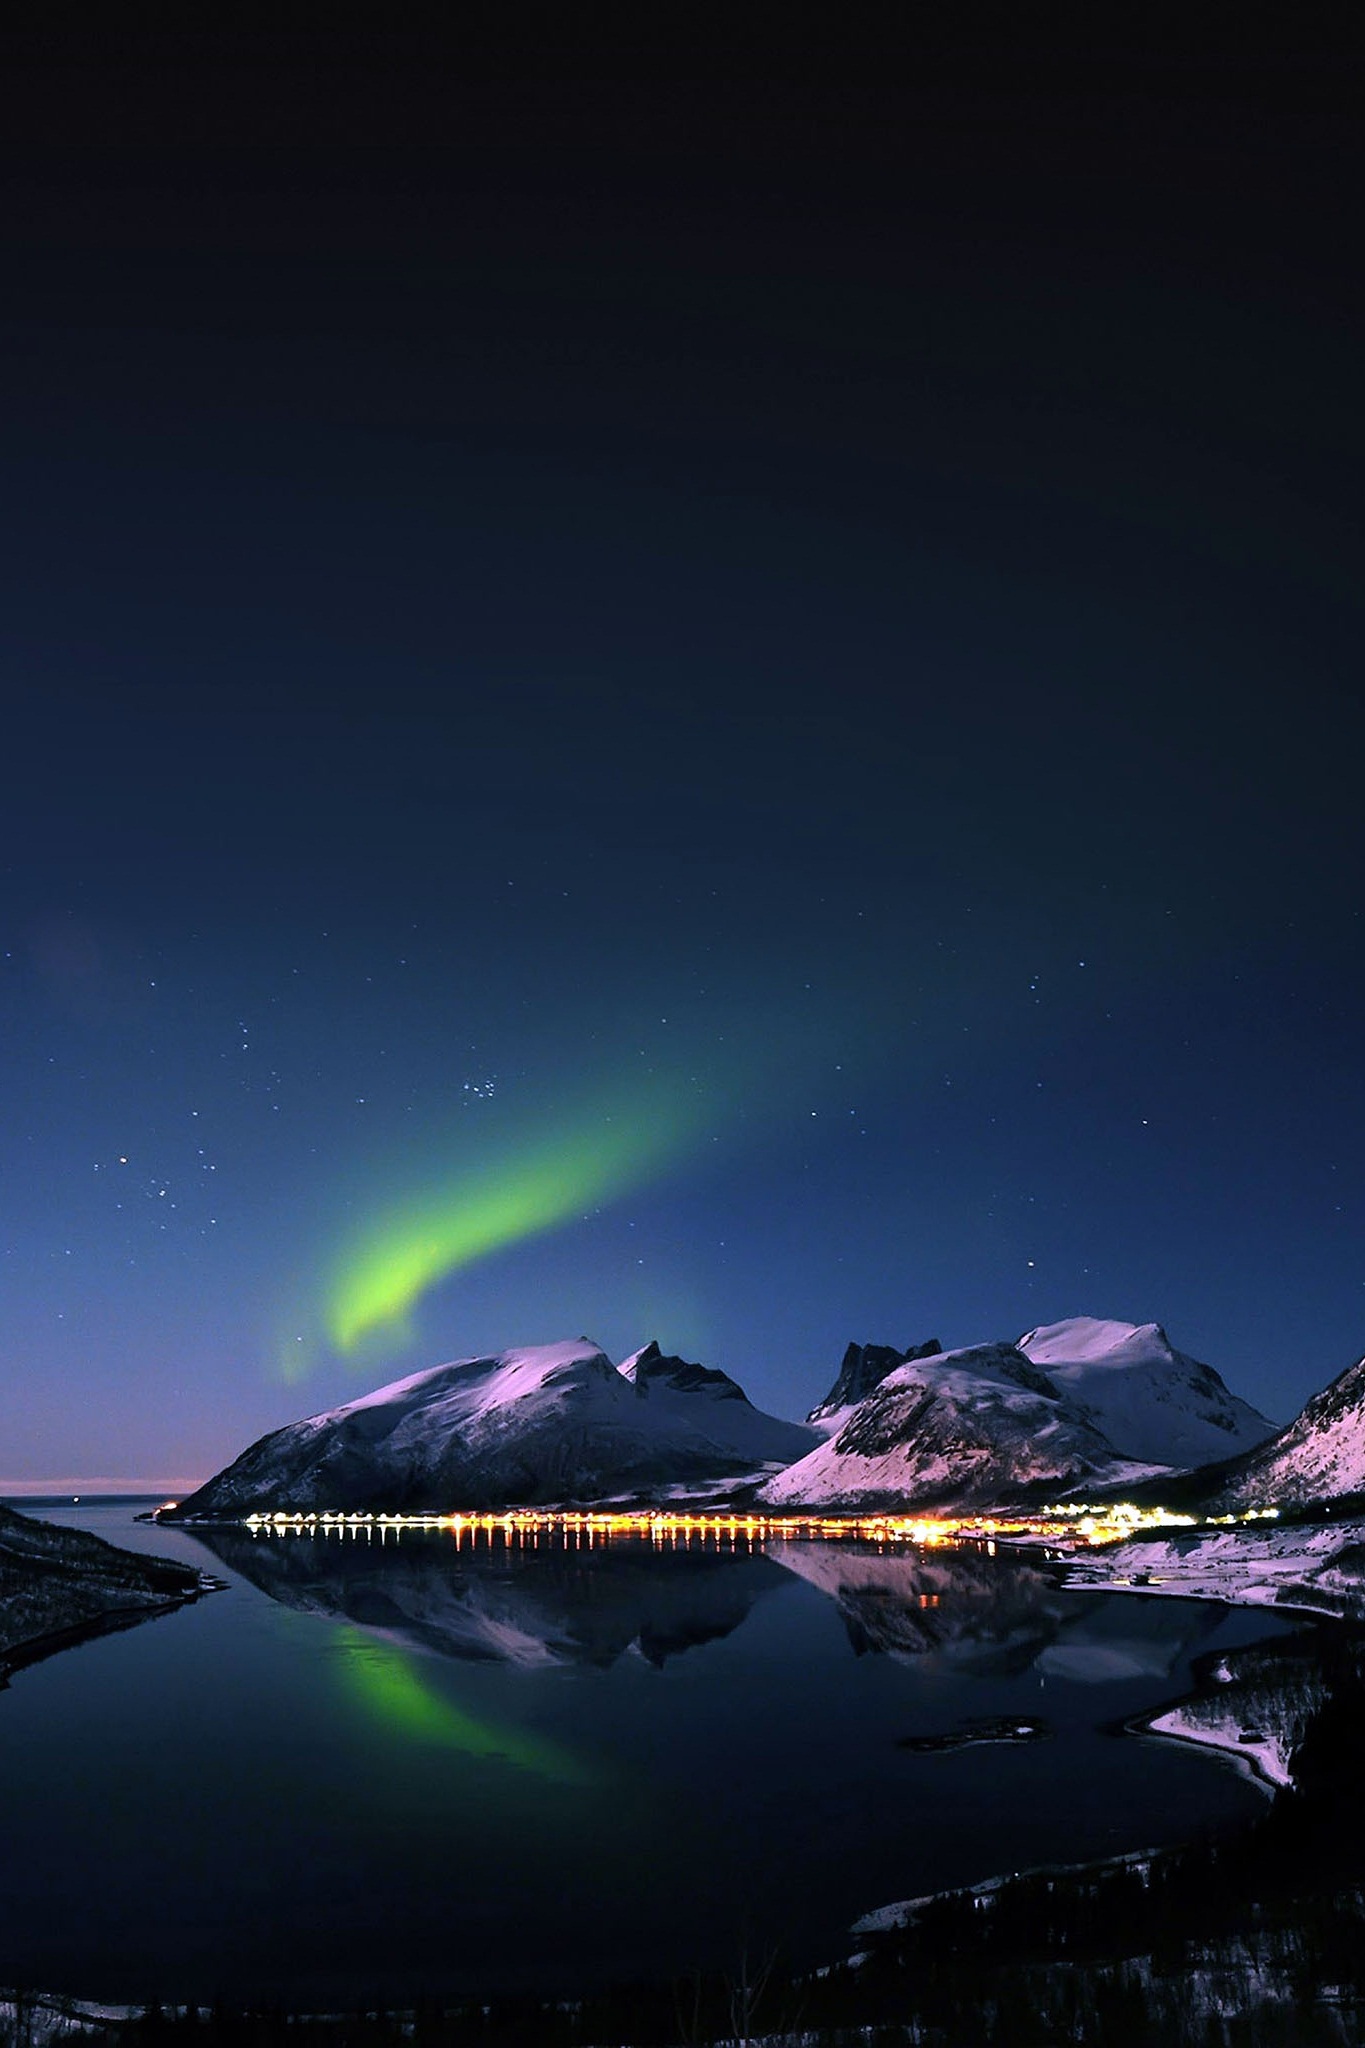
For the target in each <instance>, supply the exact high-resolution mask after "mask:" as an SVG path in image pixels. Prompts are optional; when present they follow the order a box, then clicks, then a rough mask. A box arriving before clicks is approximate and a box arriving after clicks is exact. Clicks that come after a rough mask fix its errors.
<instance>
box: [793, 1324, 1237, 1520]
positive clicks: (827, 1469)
mask: <svg viewBox="0 0 1365 2048" xmlns="http://www.w3.org/2000/svg"><path fill="white" fill-rule="evenodd" d="M855 1354H856V1355H855ZM884 1355H885V1354H884V1353H883V1352H882V1351H880V1350H879V1348H878V1347H876V1346H871V1345H869V1346H865V1347H855V1346H850V1347H849V1351H848V1353H846V1354H845V1360H844V1367H845V1371H844V1372H841V1374H840V1378H839V1380H838V1381H836V1383H835V1386H834V1388H833V1389H832V1390H831V1394H830V1396H829V1398H828V1400H827V1401H826V1402H824V1403H822V1404H821V1408H820V1409H816V1410H813V1411H812V1420H814V1418H815V1417H816V1416H818V1415H822V1414H823V1413H824V1412H825V1411H828V1410H829V1409H830V1407H831V1403H833V1402H834V1401H835V1399H836V1397H837V1396H838V1395H840V1393H841V1391H843V1390H844V1388H845V1386H846V1385H847V1387H849V1388H852V1387H854V1386H856V1385H857V1384H858V1375H859V1374H860V1373H861V1374H864V1375H866V1374H867V1373H869V1372H872V1371H875V1370H876V1368H877V1367H878V1366H879V1365H880V1362H881V1359H882V1357H883V1356H884ZM846 1376H847V1377H846ZM827 1427H830V1434H829V1436H828V1438H827V1441H826V1442H825V1443H823V1444H821V1445H819V1446H817V1448H816V1449H815V1450H813V1451H812V1452H810V1453H809V1455H808V1456H806V1457H805V1458H803V1459H801V1461H800V1462H799V1463H798V1464H796V1465H792V1466H789V1467H788V1469H787V1470H786V1471H785V1472H780V1473H779V1474H778V1475H777V1476H776V1478H774V1479H771V1480H769V1481H768V1482H767V1483H766V1484H765V1485H764V1486H763V1488H762V1489H761V1492H760V1496H759V1497H760V1499H762V1500H764V1501H766V1502H768V1503H770V1504H771V1505H773V1506H793V1507H794V1506H801V1507H811V1508H814V1507H831V1508H834V1507H838V1508H867V1509H881V1508H889V1507H895V1506H902V1507H907V1508H915V1507H922V1508H937V1509H941V1510H959V1509H968V1510H971V1509H975V1508H981V1507H989V1506H994V1505H998V1504H1004V1503H1006V1502H1009V1501H1011V1500H1016V1501H1017V1500H1020V1499H1022V1498H1025V1497H1029V1496H1032V1497H1035V1498H1036V1496H1037V1494H1038V1493H1039V1491H1040V1490H1042V1491H1048V1492H1052V1493H1056V1494H1065V1493H1074V1492H1076V1491H1077V1490H1080V1489H1085V1490H1091V1489H1094V1490H1099V1489H1106V1490H1107V1489H1110V1488H1112V1487H1115V1486H1127V1485H1131V1484H1133V1483H1135V1482H1137V1481H1139V1480H1140V1479H1142V1478H1144V1477H1150V1476H1152V1475H1153V1474H1155V1473H1158V1472H1163V1471H1170V1470H1173V1469H1186V1468H1188V1467H1190V1466H1192V1465H1197V1464H1201V1463H1204V1462H1207V1461H1209V1460H1211V1459H1214V1458H1226V1457H1228V1456H1229V1455H1230V1454H1236V1453H1238V1452H1241V1451H1243V1450H1246V1449H1247V1448H1248V1447H1250V1446H1252V1445H1255V1444H1257V1443H1260V1442H1261V1441H1262V1440H1263V1439H1264V1438H1266V1437H1267V1436H1269V1435H1270V1434H1271V1433H1272V1432H1273V1429H1274V1425H1273V1423H1271V1422H1269V1421H1267V1419H1266V1418H1265V1416H1263V1415H1259V1414H1257V1412H1256V1410H1255V1409H1254V1408H1251V1407H1249V1406H1248V1405H1247V1403H1246V1402H1245V1401H1240V1400H1238V1399H1237V1398H1236V1397H1235V1396H1234V1395H1232V1394H1230V1393H1229V1392H1228V1390H1227V1388H1226V1387H1225V1386H1224V1385H1223V1382H1222V1380H1221V1379H1219V1377H1218V1375H1217V1373H1216V1372H1214V1371H1213V1370H1212V1368H1211V1367H1209V1366H1207V1365H1202V1364H1200V1362H1199V1361H1198V1360H1197V1359H1194V1358H1188V1357H1186V1355H1185V1354H1184V1353H1183V1352H1181V1351H1177V1350H1176V1349H1175V1348H1174V1346H1173V1345H1172V1344H1171V1342H1170V1340H1169V1338H1168V1337H1167V1336H1166V1333H1165V1331H1164V1330H1162V1329H1161V1327H1160V1326H1159V1324H1156V1323H1143V1324H1135V1323H1119V1322H1103V1321H1100V1320H1098V1319H1097V1318H1095V1317H1093V1316H1073V1317H1071V1318H1070V1319H1069V1320H1067V1321H1066V1322H1060V1323H1049V1324H1046V1325H1045V1326H1043V1327H1041V1328H1039V1329H1036V1330H1030V1331H1028V1332H1027V1334H1026V1335H1025V1336H1023V1337H1021V1338H1020V1340H1019V1342H1018V1344H979V1345H974V1346H972V1347H970V1348H968V1349H966V1350H960V1351H949V1352H942V1353H938V1352H937V1351H936V1350H930V1349H929V1347H927V1346H926V1347H923V1348H922V1349H921V1351H919V1352H918V1353H916V1354H915V1355H914V1356H913V1357H911V1358H909V1359H906V1360H904V1362H903V1363H901V1364H899V1365H895V1366H893V1367H892V1368H891V1370H889V1371H887V1372H885V1373H884V1374H882V1375H881V1376H880V1377H879V1378H878V1379H877V1380H876V1381H875V1382H874V1384H873V1387H872V1390H871V1392H870V1393H868V1394H867V1395H866V1396H865V1397H864V1398H863V1399H862V1400H861V1401H859V1402H858V1403H857V1405H856V1406H854V1407H853V1408H851V1409H849V1408H844V1409H842V1410H835V1411H834V1413H833V1416H832V1425H827Z"/></svg>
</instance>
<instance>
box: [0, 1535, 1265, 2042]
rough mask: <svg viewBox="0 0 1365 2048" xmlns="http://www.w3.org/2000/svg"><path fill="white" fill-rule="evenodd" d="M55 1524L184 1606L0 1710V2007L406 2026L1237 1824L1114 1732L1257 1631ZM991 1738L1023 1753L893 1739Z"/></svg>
mask: <svg viewBox="0 0 1365 2048" xmlns="http://www.w3.org/2000/svg"><path fill="white" fill-rule="evenodd" d="M141 1505H143V1504H142V1503H127V1502H123V1503H91V1504H89V1505H86V1504H80V1505H72V1504H69V1503H68V1504H63V1505H57V1504H49V1505H45V1506H43V1507H41V1508H37V1509H35V1511H36V1512H39V1513H42V1514H45V1515H48V1516H49V1517H50V1518H51V1519H53V1520H59V1521H63V1522H68V1523H70V1524H72V1525H73V1526H80V1527H84V1528H90V1529H95V1530H97V1531H98V1532H99V1533H100V1534H102V1535H105V1536H108V1537H109V1538H110V1539H111V1540H113V1541H115V1542H118V1543H122V1544H126V1545H127V1546H128V1547H130V1548H136V1549H141V1550H146V1551H154V1552H159V1553H160V1554H162V1555H173V1556H176V1557H179V1558H183V1559H186V1560H188V1561H192V1562H194V1563H195V1564H197V1565H199V1566H200V1567H201V1568H203V1569H206V1570H209V1571H211V1572H213V1573H214V1574H215V1575H217V1576H218V1577H219V1578H221V1579H224V1580H226V1581H227V1590H226V1591H223V1592H217V1593H214V1594H212V1595H211V1596H210V1597H208V1598H206V1599H204V1600H202V1601H200V1602H199V1603H197V1604H196V1605H194V1606H192V1607H189V1608H186V1609H183V1610H181V1611H179V1612H177V1613H174V1614H171V1615H169V1616H166V1617H164V1618H161V1619H158V1620H156V1621H154V1622H151V1623H148V1624H146V1625H144V1626H141V1627H138V1628H136V1629H133V1630H130V1631H128V1632H126V1633H123V1634H118V1635H112V1636H106V1637H102V1638H99V1639H97V1640H94V1641H91V1642H89V1643H86V1644H84V1645H82V1646H81V1647H79V1648H78V1649H75V1650H73V1651H68V1652H64V1653H62V1654H59V1655H56V1656H53V1657H52V1658H50V1659H48V1660H47V1661H46V1662H44V1663H41V1664H38V1665H35V1666H33V1667H31V1668H29V1669H27V1670H24V1671H22V1672H20V1673H19V1674H18V1675H17V1676H16V1678H15V1679H14V1681H13V1683H12V1685H11V1687H10V1688H9V1690H7V1691H6V1692H4V1693H3V1694H0V1759H2V1760H3V1767H2V1768H0V1983H7V1984H27V1985H33V1986H39V1987H44V1988H50V1989H58V1990H64V1991H68V1992H72V1993H74V1994H77V1995H80V1996H86V1997H102V1998H108V1999H115V2000H127V2001H140V2000H183V1999H195V2000H201V2001H207V2000H211V1999H212V1998H213V1997H215V1996H216V1995H223V1996H226V1997H229V1998H234V1999H244V1998H255V1997H268V1998H275V1999H281V2000H285V2001H288V2002H289V2003H290V2004H292V2005H295V2006H309V2007H312V2008H314V2009H317V2008H318V2007H322V2006H330V2007H335V2006H337V2005H354V2004H356V2003H358V2002H366V2001H370V2000H383V2001H386V2002H390V2003H412V2002H413V2001H415V2000H417V1999H420V1998H422V1997H427V1996H435V1997H440V1996H447V1997H449V1996H456V1995H460V1994H463V1993H469V1992H490V1993H491V1992H494V1991H508V1990H518V1989H528V1990H545V1991H562V1992H572V1991H573V1990H574V1989H576V1988H580V1987H586V1986H588V1985H589V1984H593V1983H600V1982H602V1981H604V1980H608V1979H611V1978H614V1977H621V1976H632V1975H656V1974H674V1973H682V1972H686V1971H689V1970H691V1969H693V1968H696V1967H699V1966H703V1967H710V1966H718V1967H726V1966H728V1965H730V1964H732V1963H733V1962H735V1961H736V1960H737V1959H738V1956H739V1954H740V1951H741V1949H742V1948H744V1947H745V1946H747V1947H748V1950H749V1952H750V1953H751V1954H753V1953H754V1952H755V1951H756V1949H759V1948H763V1949H766V1948H768V1947H769V1946H771V1945H772V1944H774V1943H777V1942H781V1943H782V1944H783V1945H784V1947H785V1948H786V1950H787V1952H788V1953H789V1954H791V1955H792V1956H793V1957H794V1958H795V1959H796V1960H797V1961H807V1960H813V1959H818V1958H820V1957H822V1956H827V1955H836V1954H840V1953H844V1952H846V1951H847V1948H848V1946H849V1943H848V1942H847V1941H845V1940H841V1935H842V1934H843V1932H844V1930H846V1929H847V1927H848V1926H849V1924H850V1923H851V1922H852V1921H853V1920H854V1919H855V1918H856V1917H857V1916H858V1915H859V1914H861V1913H864V1912H866V1911H868V1910H869V1909H871V1908H873V1907H875V1906H877V1905H880V1904H883V1903H885V1902H887V1901H889V1900H892V1899H897V1898H905V1897H909V1896H914V1895H917V1894H920V1893H923V1892H926V1891H929V1890H932V1889H935V1888H937V1887H940V1886H945V1885H951V1884H955V1883H963V1882H967V1881H969V1880H972V1879H976V1878H980V1877H984V1876H987V1875H990V1874H992V1873H994V1872H997V1871H1001V1870H1014V1869H1022V1868H1026V1867H1028V1866H1030V1865H1033V1864H1037V1863H1041V1862H1053V1861H1072V1860H1078V1859H1082V1858H1089V1857H1095V1856H1101V1855H1106V1854H1111V1853H1114V1852H1117V1851H1122V1850H1127V1849H1135V1848H1140V1847H1144V1846H1148V1845H1154V1844H1158V1843H1162V1842H1170V1841H1175V1840H1178V1839H1181V1838H1183V1837H1185V1836H1188V1835H1190V1834H1191V1833H1193V1832H1195V1831H1197V1830H1198V1829H1200V1828H1203V1827H1206V1826H1209V1825H1215V1824H1219V1823H1223V1822H1228V1821H1233V1820H1237V1819H1240V1818H1243V1817H1246V1816H1247V1815H1249V1814H1250V1813H1252V1812H1254V1811H1255V1810H1256V1807H1257V1804H1258V1802H1259V1799H1260V1795H1259V1794H1258V1793H1257V1792H1256V1791H1255V1790H1254V1789H1253V1788H1251V1787H1250V1786H1248V1785H1247V1784H1246V1783H1245V1781H1244V1780H1242V1779H1241V1778H1239V1777H1238V1776H1237V1775H1236V1774H1235V1773H1234V1772H1233V1771H1231V1770H1229V1769H1228V1768H1227V1767H1226V1766H1225V1765H1221V1764H1219V1763H1218V1762H1217V1761H1215V1760H1213V1759H1210V1758H1208V1757H1205V1756H1200V1755H1196V1754H1193V1753H1190V1752H1188V1751H1183V1750H1179V1749H1176V1748H1173V1747H1169V1746H1166V1745H1160V1744H1156V1743H1153V1742H1146V1741H1137V1740H1133V1739H1130V1738H1122V1737H1118V1736H1115V1735H1114V1734H1113V1732H1112V1729H1113V1725H1114V1724H1115V1723H1116V1722H1117V1721H1119V1720H1121V1719H1123V1718H1124V1717H1127V1716H1130V1715H1133V1714H1136V1713H1139V1712H1141V1711H1143V1710H1144V1709H1147V1708H1151V1707H1154V1706H1155V1705H1157V1704H1158V1703H1159V1702H1161V1701H1163V1700H1168V1699H1171V1698H1173V1697H1175V1696H1176V1695H1178V1694H1179V1693H1180V1692H1182V1691H1183V1690H1185V1689H1187V1687H1188V1685H1189V1682H1190V1680H1189V1660H1190V1658H1191V1657H1192V1656H1195V1655H1198V1654H1201V1653H1203V1652H1209V1651H1216V1650H1222V1649H1228V1648H1231V1647H1233V1646H1234V1645H1236V1644H1238V1643H1242V1642H1246V1641H1249V1640H1252V1639H1254V1638H1255V1637H1258V1636H1265V1635H1267V1634H1269V1633H1272V1632H1273V1631H1274V1630H1275V1629H1276V1628H1277V1627H1282V1626H1284V1624H1282V1623H1276V1622H1274V1621H1272V1620H1270V1619H1269V1618H1268V1617H1266V1616H1264V1615H1257V1614H1249V1613H1238V1612H1235V1611H1229V1610H1226V1609H1224V1608H1221V1607H1218V1606H1215V1605H1212V1604H1210V1603H1207V1602H1196V1601H1186V1600H1174V1599H1164V1598H1142V1597H1136V1596H1114V1595H1107V1594H1103V1593H1096V1592H1091V1591H1086V1592H1075V1593H1072V1592H1067V1591H1064V1590H1059V1589H1058V1588H1057V1587H1056V1586H1055V1585H1054V1584H1053V1583H1052V1581H1051V1580H1050V1578H1049V1577H1048V1576H1047V1575H1046V1574H1045V1573H1044V1572H1042V1571H1041V1570H1039V1569H1038V1568H1037V1567H1036V1566H1035V1565H1031V1564H1028V1563H1024V1562H1020V1561H1019V1560H1017V1559H1012V1558H1004V1557H998V1558H989V1557H987V1556H984V1555H983V1554H981V1553H978V1552H952V1551H946V1550H937V1551H933V1552H930V1553H926V1554H916V1553H907V1552H906V1551H904V1550H903V1549H902V1550H897V1551H895V1552H878V1551H876V1550H875V1549H871V1548H868V1547H859V1546H854V1545H852V1544H848V1543H843V1542H841V1543H837V1544H836V1543H829V1542H825V1543H802V1544H791V1543H789V1544H782V1543H772V1544H769V1545H768V1546H766V1547H765V1548H759V1547H751V1546H750V1545H749V1544H748V1543H747V1542H746V1541H745V1540H744V1539H743V1537H741V1538H739V1539H738V1540H737V1541H736V1542H735V1543H733V1544H728V1543H717V1542H716V1541H715V1540H714V1539H711V1540H707V1541H701V1540H698V1539H695V1538H694V1540H693V1541H692V1542H690V1543H679V1544H678V1545H676V1546H673V1545H664V1546H662V1547H661V1546H659V1545H658V1544H657V1543H651V1542H650V1541H648V1540H647V1539H639V1538H634V1539H627V1540H620V1539H613V1540H612V1541H611V1542H610V1543H609V1544H605V1545H604V1544H601V1543H598V1544H596V1545H594V1546H592V1547H589V1546H588V1545H587V1543H586V1540H584V1541H583V1542H582V1543H581V1544H579V1543H577V1542H575V1541H574V1540H573V1539H572V1538H570V1539H567V1540H566V1539H565V1538H562V1537H559V1538H554V1539H551V1538H549V1537H546V1536H542V1538H541V1539H540V1541H539V1543H538V1544H534V1545H533V1544H530V1543H529V1542H528V1543H525V1544H523V1543H521V1542H519V1541H518V1542H512V1541H509V1540H507V1539H506V1538H504V1536H503V1535H502V1532H501V1531H497V1532H494V1533H493V1534H492V1535H491V1536H490V1535H489V1534H487V1533H485V1532H479V1533H477V1534H474V1533H471V1532H468V1531H467V1532H466V1533H465V1535H464V1537H463V1539H462V1540H461V1541H457V1540H456V1539H455V1538H454V1537H453V1536H452V1535H450V1534H448V1533H435V1534H423V1533H416V1532H405V1533H404V1534H403V1535H402V1537H401V1538H399V1537H396V1536H394V1535H390V1536H389V1537H388V1538H387V1539H386V1540H385V1541H383V1542H381V1540H380V1538H379V1536H378V1534H377V1533H376V1534H374V1535H373V1536H372V1537H370V1538H369V1539H368V1540H366V1539H365V1538H364V1537H361V1538H356V1537H343V1536H341V1535H333V1536H328V1537H324V1536H323V1535H321V1534H318V1535H315V1536H311V1537H310V1536H307V1535H280V1536H276V1535H267V1534H262V1535H259V1536H252V1535H250V1534H249V1533H247V1532H246V1531H244V1530H223V1531H218V1532H213V1534H212V1536H211V1537H210V1536H209V1534H208V1532H204V1534H203V1535H201V1536H193V1535H191V1534H189V1533H188V1532H187V1531H184V1530H178V1529H170V1528H153V1527H147V1526H146V1525H142V1524H139V1523H137V1522H136V1521H135V1519H134V1514H135V1511H136V1509H137V1508H138V1507H139V1506H141ZM996 1717H1007V1718H1009V1719H1011V1720H1014V1719H1018V1720H1023V1719H1025V1718H1027V1719H1028V1720H1031V1721H1041V1722H1042V1723H1043V1724H1044V1725H1045V1727H1046V1729H1047V1731H1048V1732H1047V1735H1046V1737H1045V1738H1044V1739H1042V1740H1036V1741H1032V1742H1025V1743H1009V1744H1000V1743H990V1744H976V1745H972V1746H967V1747H957V1748H949V1749H946V1750H944V1751H942V1752H937V1753H935V1752H932V1751H929V1752H926V1751H924V1750H922V1749H921V1750H911V1749H908V1748H906V1747H903V1746H901V1742H902V1738H905V1737H924V1736H933V1735H939V1734H950V1733H951V1732H952V1731H953V1730H954V1729H961V1728H962V1726H963V1725H964V1724H965V1723H969V1722H978V1721H984V1720H989V1719H994V1718H996Z"/></svg>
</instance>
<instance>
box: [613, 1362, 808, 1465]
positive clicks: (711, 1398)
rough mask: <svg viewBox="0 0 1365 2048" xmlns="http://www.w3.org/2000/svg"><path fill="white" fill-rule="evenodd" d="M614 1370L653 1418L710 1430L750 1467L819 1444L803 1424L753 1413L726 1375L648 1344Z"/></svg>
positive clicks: (783, 1459) (799, 1454)
mask: <svg viewBox="0 0 1365 2048" xmlns="http://www.w3.org/2000/svg"><path fill="white" fill-rule="evenodd" d="M618 1370H619V1371H620V1372H621V1373H622V1375H623V1376H624V1377H625V1378H626V1379H628V1380H629V1381H630V1383H631V1385H632V1386H633V1387H634V1388H635V1391H636V1394H637V1395H638V1396H639V1398H640V1399H641V1400H642V1401H648V1402H649V1404H650V1408H651V1410H652V1411H653V1412H654V1414H655V1417H656V1419H658V1420H663V1419H664V1418H665V1417H674V1418H676V1419H677V1420H678V1421H679V1422H684V1423H686V1424H687V1425H688V1426H689V1427H691V1428H698V1429H707V1430H709V1429H714V1431H715V1433H716V1438H717V1441H718V1442H720V1443H724V1444H726V1445H727V1446H729V1447H731V1448H732V1449H734V1450H737V1451H743V1452H744V1454H745V1455H746V1456H747V1457H748V1460H749V1462H750V1464H751V1465H776V1464H782V1465H787V1464H790V1463H791V1462H792V1460H793V1459H794V1458H803V1457H804V1456H805V1454H806V1452H807V1451H808V1450H810V1449H811V1448H812V1447H813V1446H814V1445H815V1444H817V1443H818V1442H819V1441H820V1432H819V1431H818V1430H817V1429H813V1428H811V1427H810V1425H809V1424H808V1423H804V1422H783V1421H781V1420H780V1418H779V1417H777V1416H776V1415H765V1414H764V1412H763V1410H762V1409H761V1408H755V1407H754V1405H753V1403H752V1402H751V1401H750V1399H749V1397H748V1395H747V1394H746V1393H745V1391H744V1389H743V1387H741V1386H740V1385H739V1383H738V1381H736V1380H732V1379H731V1378H730V1375H729V1374H728V1373H725V1372H721V1371H719V1370H718V1369H717V1368H716V1367H715V1366H710V1365H693V1364H692V1363H691V1362H690V1360H688V1359H685V1358H677V1357H674V1356H672V1355H671V1354H669V1353H667V1352H663V1351H660V1349H659V1347H658V1345H657V1344H656V1343H654V1342H653V1341H652V1340H651V1342H650V1343H648V1344H646V1345H645V1346H644V1348H643V1350H641V1351H635V1352H632V1353H631V1355H630V1357H629V1358H626V1359H623V1360H622V1362H621V1365H620V1366H619V1368H618Z"/></svg>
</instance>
